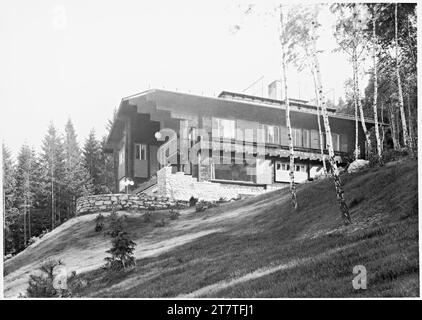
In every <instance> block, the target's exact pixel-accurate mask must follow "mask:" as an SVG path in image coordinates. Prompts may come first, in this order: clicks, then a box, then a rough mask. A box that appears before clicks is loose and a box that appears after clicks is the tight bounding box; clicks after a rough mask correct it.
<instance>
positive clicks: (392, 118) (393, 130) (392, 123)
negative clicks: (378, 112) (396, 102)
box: [388, 105, 400, 150]
mask: <svg viewBox="0 0 422 320" xmlns="http://www.w3.org/2000/svg"><path fill="white" fill-rule="evenodd" d="M388 112H389V114H390V130H391V138H392V139H393V144H394V147H393V148H394V150H398V149H399V148H400V145H399V141H398V139H397V133H396V116H395V111H394V110H393V106H391V105H390V106H389V108H388Z"/></svg>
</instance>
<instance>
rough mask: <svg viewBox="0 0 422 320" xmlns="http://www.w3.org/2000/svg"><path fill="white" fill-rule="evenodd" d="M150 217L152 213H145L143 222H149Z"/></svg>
mask: <svg viewBox="0 0 422 320" xmlns="http://www.w3.org/2000/svg"><path fill="white" fill-rule="evenodd" d="M151 216H152V212H151V211H149V210H148V211H146V212H145V214H144V222H151Z"/></svg>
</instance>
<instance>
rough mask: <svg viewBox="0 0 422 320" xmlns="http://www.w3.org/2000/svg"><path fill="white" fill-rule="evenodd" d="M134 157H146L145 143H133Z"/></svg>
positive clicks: (142, 158)
mask: <svg viewBox="0 0 422 320" xmlns="http://www.w3.org/2000/svg"><path fill="white" fill-rule="evenodd" d="M135 159H136V160H146V159H147V145H146V144H135Z"/></svg>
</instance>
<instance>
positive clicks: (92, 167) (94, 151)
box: [83, 129, 102, 194]
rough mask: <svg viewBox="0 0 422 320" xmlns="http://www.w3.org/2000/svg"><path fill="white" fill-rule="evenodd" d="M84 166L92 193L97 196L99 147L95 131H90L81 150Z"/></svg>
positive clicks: (99, 190) (99, 176)
mask: <svg viewBox="0 0 422 320" xmlns="http://www.w3.org/2000/svg"><path fill="white" fill-rule="evenodd" d="M83 161H84V166H85V168H86V170H87V172H88V174H89V176H90V178H91V181H92V184H93V187H94V193H95V194H99V193H101V191H102V188H101V170H100V168H101V146H100V143H99V141H98V140H97V137H96V135H95V130H94V129H92V130H91V131H90V133H89V136H88V138H87V139H86V140H85V144H84V148H83Z"/></svg>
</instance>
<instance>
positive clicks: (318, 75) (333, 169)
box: [312, 19, 352, 225]
mask: <svg viewBox="0 0 422 320" xmlns="http://www.w3.org/2000/svg"><path fill="white" fill-rule="evenodd" d="M312 29H313V30H312V60H313V62H314V67H315V72H316V78H317V84H318V93H319V94H318V96H319V99H320V104H321V111H322V116H323V119H324V128H325V133H326V136H327V149H328V154H329V161H330V167H331V173H332V175H333V178H334V185H335V188H336V195H337V201H338V203H339V205H340V210H341V214H342V218H343V222H344V224H346V225H347V224H350V223H351V222H352V221H351V219H350V214H349V208H348V206H347V204H346V200H345V199H344V191H343V187H342V185H341V181H340V176H339V171H338V168H337V164H336V161H335V159H334V149H333V143H332V136H331V129H330V123H329V120H328V113H327V106H326V99H325V96H324V91H323V87H322V81H321V71H320V66H319V61H318V57H317V53H316V29H317V22H316V19H314V20H313V21H312Z"/></svg>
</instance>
